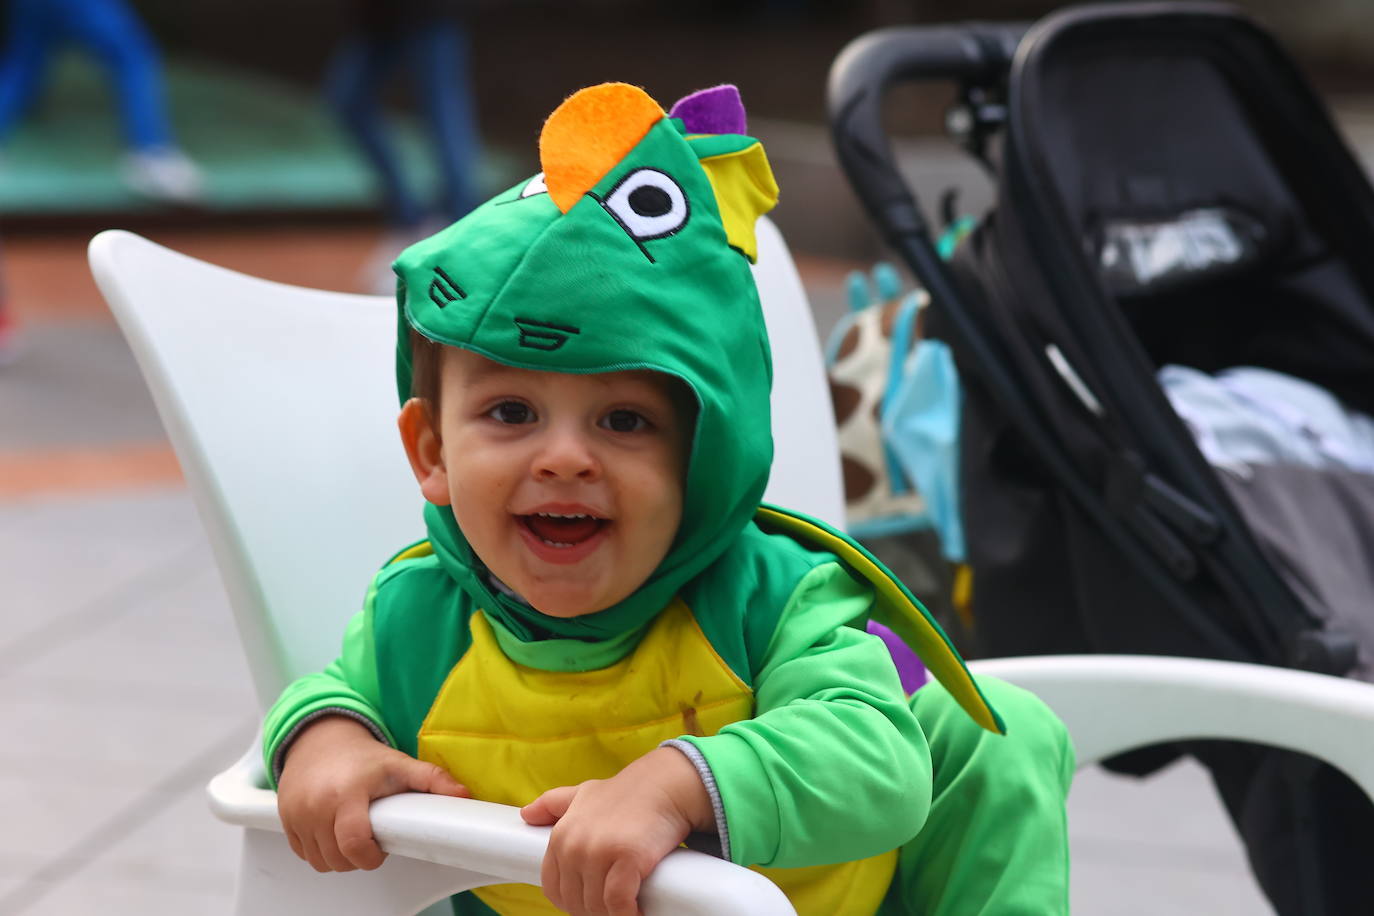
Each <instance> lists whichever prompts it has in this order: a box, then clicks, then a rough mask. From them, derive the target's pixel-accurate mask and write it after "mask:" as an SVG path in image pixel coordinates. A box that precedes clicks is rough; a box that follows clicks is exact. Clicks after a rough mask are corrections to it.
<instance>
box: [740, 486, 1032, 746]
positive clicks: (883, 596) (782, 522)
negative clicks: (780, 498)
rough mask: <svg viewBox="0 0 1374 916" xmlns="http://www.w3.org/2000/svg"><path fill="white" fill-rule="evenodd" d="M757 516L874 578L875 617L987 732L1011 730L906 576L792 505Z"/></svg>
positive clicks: (771, 528) (773, 529)
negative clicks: (901, 576)
mask: <svg viewBox="0 0 1374 916" xmlns="http://www.w3.org/2000/svg"><path fill="white" fill-rule="evenodd" d="M754 521H755V522H756V523H757V524H758V526H759V527H760V528H762V529H763V530H764V531H767V532H769V533H776V534H785V535H787V536H789V537H791V538H792V539H793V540H796V541H798V542H800V543H802V544H804V545H806V546H808V547H813V548H815V549H818V550H825V551H829V552H830V553H833V554H835V555H836V556H838V557H839V558H840V560H841V561H843V562H844V563H845V564H846V565H848V566H849V568H850V569H852V570H853V571H854V572H856V573H858V574H859V575H860V576H862V577H863V578H865V579H867V580H868V581H869V582H870V583H872V584H873V588H874V590H875V591H876V592H877V601H876V603H875V604H874V607H873V617H874V619H876V620H877V621H878V622H879V623H881V624H885V625H886V626H887V627H889V628H890V629H891V630H892V631H893V632H895V633H896V634H897V635H898V636H900V637H902V639H903V640H904V641H905V642H906V644H907V645H909V646H911V648H912V649H913V650H914V651H915V652H916V654H917V655H919V656H920V657H921V661H923V662H924V663H925V666H926V668H927V669H928V670H929V671H930V673H931V674H932V675H934V676H935V679H936V680H938V681H939V682H940V683H941V684H943V685H944V687H945V689H946V690H948V691H949V692H950V695H951V696H953V697H954V699H955V700H956V701H958V703H959V705H960V706H961V707H963V709H964V711H965V712H967V713H968V714H969V716H971V717H972V718H973V720H974V721H975V722H977V723H978V724H979V725H981V726H982V727H983V728H986V729H987V730H988V731H992V732H997V733H998V734H1006V731H1007V729H1006V725H1005V724H1004V723H1003V722H1002V717H1001V716H999V715H998V714H997V710H995V709H993V708H992V705H991V704H990V703H988V701H987V698H986V697H985V696H983V691H982V690H981V689H979V687H978V682H977V681H975V680H974V679H973V676H972V675H971V674H969V670H968V668H967V667H965V665H964V660H963V659H962V658H961V657H960V656H959V651H958V650H957V649H955V648H954V644H953V643H951V642H950V641H949V637H948V636H946V635H945V631H944V630H942V629H941V628H940V625H939V624H938V623H936V622H935V619H934V618H933V617H931V616H930V612H929V611H927V610H926V609H925V608H924V607H922V606H921V602H919V601H917V600H916V597H915V596H914V595H912V594H911V592H910V591H909V590H908V589H907V587H906V586H905V585H903V584H902V582H901V580H899V579H898V578H897V577H896V576H894V575H893V574H892V573H891V572H890V571H889V570H888V569H887V567H885V566H884V565H883V564H882V563H881V562H879V561H878V559H877V558H876V557H874V556H873V554H871V553H869V552H868V551H867V550H865V549H864V548H863V547H862V546H861V545H860V544H858V543H857V542H856V541H855V540H854V539H853V538H851V537H849V535H847V534H845V533H843V532H841V531H837V530H836V529H834V528H832V527H830V526H829V525H827V524H826V523H825V522H822V521H820V520H818V519H814V518H811V517H810V516H807V515H802V514H801V513H799V512H793V511H792V510H790V509H783V508H780V507H778V506H770V505H766V504H765V505H761V506H759V509H758V512H757V513H756V514H755V516H754Z"/></svg>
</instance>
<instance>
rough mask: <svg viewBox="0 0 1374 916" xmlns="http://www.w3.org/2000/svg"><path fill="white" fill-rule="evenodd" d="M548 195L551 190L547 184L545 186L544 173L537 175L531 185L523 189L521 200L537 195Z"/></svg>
mask: <svg viewBox="0 0 1374 916" xmlns="http://www.w3.org/2000/svg"><path fill="white" fill-rule="evenodd" d="M547 193H549V188H548V186H547V185H546V184H544V173H543V172H540V173H539V174H538V175H535V176H534V177H533V178H531V179H530V181H529V184H527V185H525V187H524V188H522V189H521V191H520V199H521V200H524V199H525V198H526V197H533V196H534V195H536V194H547Z"/></svg>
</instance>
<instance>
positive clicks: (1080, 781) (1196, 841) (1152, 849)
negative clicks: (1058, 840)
mask: <svg viewBox="0 0 1374 916" xmlns="http://www.w3.org/2000/svg"><path fill="white" fill-rule="evenodd" d="M1069 845H1070V850H1071V862H1072V865H1071V867H1070V882H1071V899H1072V911H1073V912H1075V913H1088V914H1110V916H1118V914H1119V916H1135V914H1141V916H1144V914H1149V916H1159V914H1165V913H1201V912H1206V913H1207V914H1209V916H1214V914H1215V916H1233V914H1234V916H1241V914H1245V916H1253V914H1266V913H1272V912H1273V911H1272V909H1271V908H1270V907H1269V904H1268V902H1267V901H1266V900H1265V898H1264V896H1263V894H1262V893H1261V891H1260V890H1259V887H1258V885H1257V884H1256V883H1255V880H1254V878H1253V877H1252V875H1251V874H1250V869H1249V866H1248V864H1247V863H1246V860H1245V852H1244V848H1243V847H1242V845H1241V842H1240V840H1239V838H1238V837H1237V836H1236V833H1235V830H1234V829H1233V828H1232V826H1231V822H1230V820H1229V819H1228V818H1227V816H1226V813H1225V810H1224V809H1223V808H1222V805H1221V802H1220V800H1219V799H1218V798H1217V796H1216V793H1215V791H1214V790H1213V789H1212V784H1211V779H1210V777H1209V776H1208V775H1207V772H1206V770H1204V769H1203V768H1202V767H1201V766H1199V765H1198V764H1196V763H1194V762H1192V761H1182V762H1180V763H1177V764H1175V765H1173V766H1171V767H1169V768H1167V769H1165V770H1163V771H1161V772H1159V773H1156V774H1154V775H1153V776H1149V777H1146V778H1144V779H1136V778H1134V777H1129V776H1119V775H1116V774H1111V773H1107V772H1106V771H1104V770H1102V769H1101V768H1098V767H1092V768H1089V769H1086V770H1081V771H1079V773H1078V774H1077V776H1076V777H1075V779H1074V786H1073V789H1072V791H1071V792H1070V795H1069Z"/></svg>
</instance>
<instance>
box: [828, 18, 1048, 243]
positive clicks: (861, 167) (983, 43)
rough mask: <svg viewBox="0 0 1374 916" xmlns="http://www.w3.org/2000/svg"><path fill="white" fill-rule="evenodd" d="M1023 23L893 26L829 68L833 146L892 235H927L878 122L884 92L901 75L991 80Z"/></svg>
mask: <svg viewBox="0 0 1374 916" xmlns="http://www.w3.org/2000/svg"><path fill="white" fill-rule="evenodd" d="M1029 27H1030V26H1029V24H1027V23H999V24H992V23H965V24H961V25H942V26H896V27H893V28H887V29H879V30H877V31H874V32H869V33H867V34H865V35H861V36H859V37H858V38H856V39H854V40H853V41H851V42H850V43H849V44H848V45H846V46H845V48H844V50H842V51H841V52H840V54H839V56H838V57H836V58H835V63H834V64H833V65H831V68H830V78H829V85H828V87H827V92H826V95H827V104H828V107H829V110H830V125H831V131H832V133H833V135H834V141H835V150H836V153H837V155H838V156H839V159H840V165H841V166H842V167H843V168H844V170H845V172H846V173H847V174H848V175H849V179H850V181H851V182H852V183H853V185H854V188H855V190H856V191H857V192H858V194H859V197H860V198H861V199H862V200H863V202H864V206H866V207H867V208H868V210H869V212H870V213H872V215H873V216H874V218H875V219H876V220H877V223H878V225H879V226H882V227H884V228H885V229H886V230H887V232H888V233H889V235H890V236H891V237H892V238H893V239H895V238H900V237H903V236H908V235H912V234H916V235H922V236H927V237H929V234H930V230H929V228H928V227H927V226H926V221H925V217H923V216H922V215H921V210H920V208H919V207H918V206H917V205H916V196H915V194H913V193H912V191H911V189H910V188H909V187H908V186H907V183H906V182H905V181H904V180H903V179H902V176H901V173H900V172H899V171H898V170H897V160H896V157H895V156H894V155H893V153H892V144H891V143H890V142H889V140H888V135H887V132H886V131H885V130H884V129H883V112H882V108H883V99H884V97H885V96H886V95H887V93H888V90H890V89H891V88H892V87H893V86H894V85H896V84H898V83H904V82H930V81H958V82H961V83H977V82H994V81H996V80H999V79H1000V78H1001V76H1002V75H1003V74H1004V73H1005V72H1006V70H1007V68H1008V67H1010V65H1011V61H1012V57H1013V56H1014V55H1015V53H1016V47H1017V44H1018V43H1019V42H1020V40H1021V36H1022V35H1024V34H1025V33H1026V30H1027V29H1028V28H1029Z"/></svg>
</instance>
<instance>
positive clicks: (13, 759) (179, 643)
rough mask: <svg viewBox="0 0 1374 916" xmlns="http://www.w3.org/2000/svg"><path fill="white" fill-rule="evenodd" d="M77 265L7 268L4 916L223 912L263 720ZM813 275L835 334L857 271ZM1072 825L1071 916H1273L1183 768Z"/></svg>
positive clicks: (348, 275) (341, 235)
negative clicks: (230, 767)
mask: <svg viewBox="0 0 1374 916" xmlns="http://www.w3.org/2000/svg"><path fill="white" fill-rule="evenodd" d="M159 240H161V241H163V242H165V243H167V244H170V245H172V246H173V247H175V248H178V249H181V250H185V251H188V252H190V253H193V254H196V255H198V256H201V257H204V258H207V259H209V260H212V261H216V262H218V263H222V264H225V265H228V266H231V267H235V268H238V269H242V270H245V271H248V272H250V273H256V274H258V275H262V276H268V277H273V278H275V279H281V280H286V281H291V282H298V283H302V284H306V285H312V286H320V287H332V288H344V289H351V288H357V287H358V285H359V282H360V281H359V275H358V271H359V268H358V265H359V264H362V263H364V262H365V261H366V260H367V256H368V254H369V253H370V251H371V249H372V245H373V243H374V241H375V239H374V235H373V233H371V232H370V231H366V230H359V229H347V228H345V229H338V230H319V231H315V232H312V233H308V234H301V233H291V234H268V235H266V236H264V235H263V234H262V233H256V234H247V233H242V232H240V233H204V234H182V235H177V236H166V237H160V239H159ZM83 249H84V242H83V240H79V239H50V240H46V241H41V240H40V241H32V240H30V241H22V240H14V241H11V242H10V243H9V244H8V247H7V250H6V252H5V256H6V268H7V271H8V279H9V284H10V290H11V295H12V301H13V302H14V305H15V307H16V309H17V310H18V312H19V313H20V316H21V318H22V320H24V322H25V324H26V327H27V332H28V333H27V340H28V351H27V353H26V354H25V355H24V357H23V358H22V359H21V360H20V361H19V362H17V363H15V364H14V365H12V366H10V367H8V368H6V369H4V370H0V583H3V584H4V593H5V595H6V599H7V600H6V602H5V604H4V611H3V614H4V627H3V628H0V721H3V722H5V724H6V729H5V732H6V734H7V735H8V736H9V740H7V741H6V742H4V743H3V744H2V745H0V798H4V802H3V803H0V811H3V815H2V816H0V822H2V823H3V824H4V825H5V827H6V829H5V830H3V831H0V914H4V916H9V914H15V916H17V914H25V916H38V914H53V916H56V914H68V913H75V912H85V911H90V910H92V909H93V908H94V907H95V906H96V905H97V904H98V905H99V908H100V911H101V912H103V913H105V914H108V916H120V914H126V913H127V914H140V916H146V914H164V913H166V914H172V913H176V914H181V916H189V914H200V913H204V914H224V913H228V912H229V908H230V901H231V898H232V885H233V875H234V871H235V865H236V858H237V843H236V836H235V831H234V830H233V829H231V828H229V827H226V826H223V825H220V824H218V823H217V822H216V821H214V820H213V819H212V818H211V817H210V815H209V814H208V812H207V811H206V809H205V806H204V804H203V801H202V792H203V786H204V784H205V782H206V780H207V779H208V778H209V777H210V776H211V775H212V774H213V773H214V772H216V770H217V769H218V768H221V767H223V766H225V765H227V764H228V763H229V762H230V761H231V760H232V759H233V758H234V757H235V756H236V755H237V754H238V753H239V752H240V751H241V750H242V749H243V748H244V747H245V746H246V745H247V743H248V742H249V740H250V739H251V737H252V734H253V729H254V726H255V723H256V721H257V718H258V712H257V710H256V709H255V708H254V700H253V697H252V692H251V689H250V687H249V683H248V676H247V673H246V669H245V666H244V663H243V660H242V658H241V656H240V654H239V650H238V646H237V642H236V638H235V634H234V631H233V626H232V623H231V619H230V614H229V610H228V607H227V605H226V601H225V598H224V595H223V593H222V590H221V587H220V585H219V582H218V579H217V576H216V573H215V570H214V565H213V562H212V559H211V556H210V552H209V548H208V546H207V545H206V543H205V540H204V538H203V536H202V534H201V531H200V528H199V525H198V523H197V520H196V517H195V513H194V510H193V508H192V507H191V504H190V500H189V497H188V495H187V493H186V491H185V489H184V487H183V485H182V483H181V481H180V476H179V474H178V472H177V470H176V465H175V462H174V460H172V458H171V456H170V451H169V449H168V447H167V445H166V442H165V440H164V438H163V435H162V431H161V427H160V424H159V423H158V420H157V417H156V414H155V413H154V411H153V409H152V405H151V403H150V401H149V399H148V396H147V393H146V391H145V390H144V388H143V385H142V382H141V380H140V378H139V376H138V374H137V371H136V368H135V367H134V365H133V362H132V358H131V356H130V354H129V353H128V350H127V349H126V348H125V346H124V344H123V342H122V340H121V339H120V337H119V335H118V332H117V331H116V330H115V328H114V326H113V324H112V323H111V321H110V318H109V316H108V314H107V313H106V312H105V310H104V308H103V306H102V305H101V303H100V300H99V297H98V295H97V294H96V292H95V289H94V286H93V284H92V283H91V281H90V279H89V276H88V275H87V274H86V272H85V267H84V251H83ZM803 266H804V273H805V276H806V280H807V284H808V288H809V290H810V292H811V295H812V298H813V301H814V303H815V306H816V309H817V313H818V322H819V324H821V326H822V327H829V325H830V324H832V323H833V321H834V319H835V317H836V316H837V315H838V314H839V311H840V310H841V309H842V308H843V306H842V294H841V290H842V288H843V287H842V281H843V276H844V271H845V269H846V267H847V266H848V265H845V264H842V263H838V262H834V261H825V260H812V259H808V260H807V261H806V262H805V263H804V265H803ZM1071 825H1072V831H1073V838H1074V873H1073V881H1074V885H1073V888H1074V889H1073V893H1074V903H1075V910H1076V911H1077V912H1081V913H1094V914H1096V913H1101V914H1121V916H1128V914H1152V916H1158V914H1166V913H1193V912H1199V911H1201V910H1202V909H1204V908H1205V911H1206V912H1208V913H1214V914H1237V916H1240V914H1255V913H1261V914H1262V913H1265V912H1267V911H1268V910H1267V907H1266V906H1265V904H1264V903H1263V901H1262V900H1261V898H1260V897H1259V896H1258V892H1257V891H1256V890H1255V889H1254V887H1253V884H1252V882H1251V880H1250V878H1249V877H1248V873H1247V871H1246V867H1245V865H1244V862H1243V858H1242V854H1241V852H1240V848H1239V845H1238V843H1237V841H1236V840H1235V838H1234V836H1233V834H1232V831H1231V828H1230V826H1229V824H1228V823H1227V822H1226V820H1225V818H1224V817H1223V816H1222V814H1221V813H1220V811H1219V809H1218V806H1217V804H1216V802H1215V801H1214V799H1213V796H1212V793H1211V791H1210V789H1209V787H1208V784H1207V780H1206V777H1205V775H1204V774H1203V773H1202V772H1201V771H1200V770H1199V769H1197V768H1196V767H1186V766H1185V767H1178V768H1175V769H1173V770H1170V771H1168V772H1166V773H1164V774H1161V775H1160V776H1157V777H1155V778H1153V779H1150V780H1148V781H1145V782H1143V783H1135V782H1133V781H1129V780H1122V779H1117V778H1114V777H1109V776H1106V775H1104V774H1101V773H1099V772H1095V771H1088V772H1085V773H1083V774H1081V775H1080V777H1079V780H1078V783H1077V785H1076V787H1075V789H1074V793H1073V797H1072V799H1071ZM1204 901H1205V903H1204Z"/></svg>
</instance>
